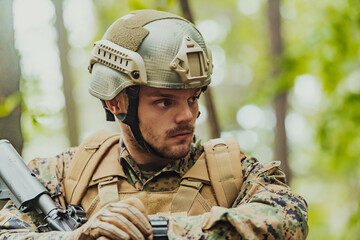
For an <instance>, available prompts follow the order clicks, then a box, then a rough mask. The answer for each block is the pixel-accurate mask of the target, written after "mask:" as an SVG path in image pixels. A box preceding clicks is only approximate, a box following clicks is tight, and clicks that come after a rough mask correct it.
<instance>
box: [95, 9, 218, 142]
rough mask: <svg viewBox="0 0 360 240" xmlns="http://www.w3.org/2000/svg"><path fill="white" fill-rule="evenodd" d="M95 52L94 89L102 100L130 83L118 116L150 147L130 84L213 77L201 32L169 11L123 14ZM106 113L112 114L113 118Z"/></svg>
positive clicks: (169, 84) (179, 84)
mask: <svg viewBox="0 0 360 240" xmlns="http://www.w3.org/2000/svg"><path fill="white" fill-rule="evenodd" d="M91 55H92V56H91V60H90V65H89V71H90V73H92V75H91V80H90V85H89V92H90V94H91V95H93V96H95V97H97V98H99V99H100V100H102V102H104V100H111V99H113V98H115V97H116V96H117V94H119V93H120V92H121V91H123V90H124V89H126V93H127V96H128V99H129V106H128V111H127V113H126V114H119V115H118V116H117V117H118V118H119V119H120V120H121V121H123V122H124V123H126V124H128V125H129V126H130V127H131V130H132V132H133V134H134V136H135V138H136V139H137V140H138V142H139V143H140V144H141V145H142V146H145V147H146V148H148V146H146V145H147V144H146V142H145V141H144V140H143V138H142V136H141V132H140V130H139V126H138V125H139V124H138V118H137V107H138V88H136V87H132V86H139V85H145V86H149V87H156V88H168V89H189V88H201V89H205V88H206V86H207V85H209V84H210V81H211V74H212V58H211V52H210V50H209V49H208V48H207V46H206V44H205V41H204V39H203V37H202V35H201V33H200V32H199V31H198V30H197V28H196V27H195V26H194V25H193V24H192V23H190V22H189V21H187V20H185V19H184V18H181V17H179V16H177V15H174V14H171V13H167V12H161V11H155V10H139V11H133V12H131V13H130V14H128V15H125V16H124V17H122V18H120V19H118V20H117V21H116V22H114V23H113V24H112V25H111V26H110V27H109V29H108V30H107V31H106V33H105V34H104V36H103V39H102V40H100V41H98V42H95V44H94V47H93V50H92V52H91ZM104 107H105V109H106V106H105V105H104ZM107 113H108V115H107V117H108V120H114V117H113V115H112V114H109V112H108V111H107ZM110 115H111V116H110Z"/></svg>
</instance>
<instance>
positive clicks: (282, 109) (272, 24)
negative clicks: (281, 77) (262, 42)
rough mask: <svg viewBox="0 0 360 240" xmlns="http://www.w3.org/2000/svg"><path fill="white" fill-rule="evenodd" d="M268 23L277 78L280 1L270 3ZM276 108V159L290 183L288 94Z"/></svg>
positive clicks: (278, 97)
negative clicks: (286, 128)
mask: <svg viewBox="0 0 360 240" xmlns="http://www.w3.org/2000/svg"><path fill="white" fill-rule="evenodd" d="M268 21H269V34H270V45H271V55H272V63H273V66H272V76H273V78H275V77H276V76H277V75H278V72H279V63H280V59H281V57H282V53H283V41H282V36H281V16H280V1H279V0H269V1H268ZM274 108H275V115H276V130H275V144H274V152H275V156H274V157H275V159H276V160H280V161H281V165H282V169H283V170H284V172H285V174H286V177H287V181H288V183H290V181H291V177H292V173H291V170H290V167H289V163H288V147H287V138H286V131H285V117H286V110H287V92H286V91H284V92H280V93H278V94H277V95H276V96H275V98H274Z"/></svg>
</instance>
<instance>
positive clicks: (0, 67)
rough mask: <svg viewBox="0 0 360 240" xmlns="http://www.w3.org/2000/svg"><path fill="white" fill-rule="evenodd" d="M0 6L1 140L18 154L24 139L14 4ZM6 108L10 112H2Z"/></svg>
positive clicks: (4, 1)
mask: <svg viewBox="0 0 360 240" xmlns="http://www.w3.org/2000/svg"><path fill="white" fill-rule="evenodd" d="M0 6H1V7H0V29H1V34H0V52H1V55H2V58H1V59H2V60H1V64H0V106H2V107H0V109H1V110H2V112H1V113H0V139H3V138H4V139H8V140H9V141H10V142H11V143H12V145H13V146H14V148H15V149H16V150H17V151H18V152H19V153H20V154H21V151H22V148H23V137H22V133H21V125H20V117H21V97H20V92H19V91H20V90H19V86H20V66H19V58H18V55H17V53H16V50H15V44H14V26H13V1H12V0H0ZM9 97H10V98H9ZM6 100H8V101H6ZM9 100H10V101H11V102H10V103H9ZM5 101H6V102H5ZM5 105H7V106H8V107H10V109H9V108H8V107H6V108H3V107H4V106H5ZM12 106H13V107H12Z"/></svg>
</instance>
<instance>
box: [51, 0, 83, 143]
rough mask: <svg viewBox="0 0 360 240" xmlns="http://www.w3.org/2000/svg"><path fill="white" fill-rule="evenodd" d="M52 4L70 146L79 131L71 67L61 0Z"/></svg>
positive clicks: (76, 139) (75, 140)
mask: <svg viewBox="0 0 360 240" xmlns="http://www.w3.org/2000/svg"><path fill="white" fill-rule="evenodd" d="M53 4H54V7H55V12H56V22H55V26H56V31H57V33H58V47H59V55H60V65H61V73H62V77H63V91H64V96H65V108H66V109H65V110H66V116H65V117H66V119H67V126H68V128H67V129H68V137H69V140H70V145H71V146H76V145H78V139H79V133H78V127H77V112H76V104H75V102H74V99H73V96H72V90H73V89H72V79H71V73H70V72H71V69H70V65H69V63H68V61H67V56H68V51H69V43H68V41H67V32H66V29H65V26H64V19H63V5H62V4H63V1H62V0H53Z"/></svg>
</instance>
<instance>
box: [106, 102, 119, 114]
mask: <svg viewBox="0 0 360 240" xmlns="http://www.w3.org/2000/svg"><path fill="white" fill-rule="evenodd" d="M105 103H106V106H107V108H108V109H109V111H110V112H111V113H112V114H114V115H116V114H119V112H118V111H119V107H118V102H117V100H116V98H114V99H112V100H110V101H105Z"/></svg>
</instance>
